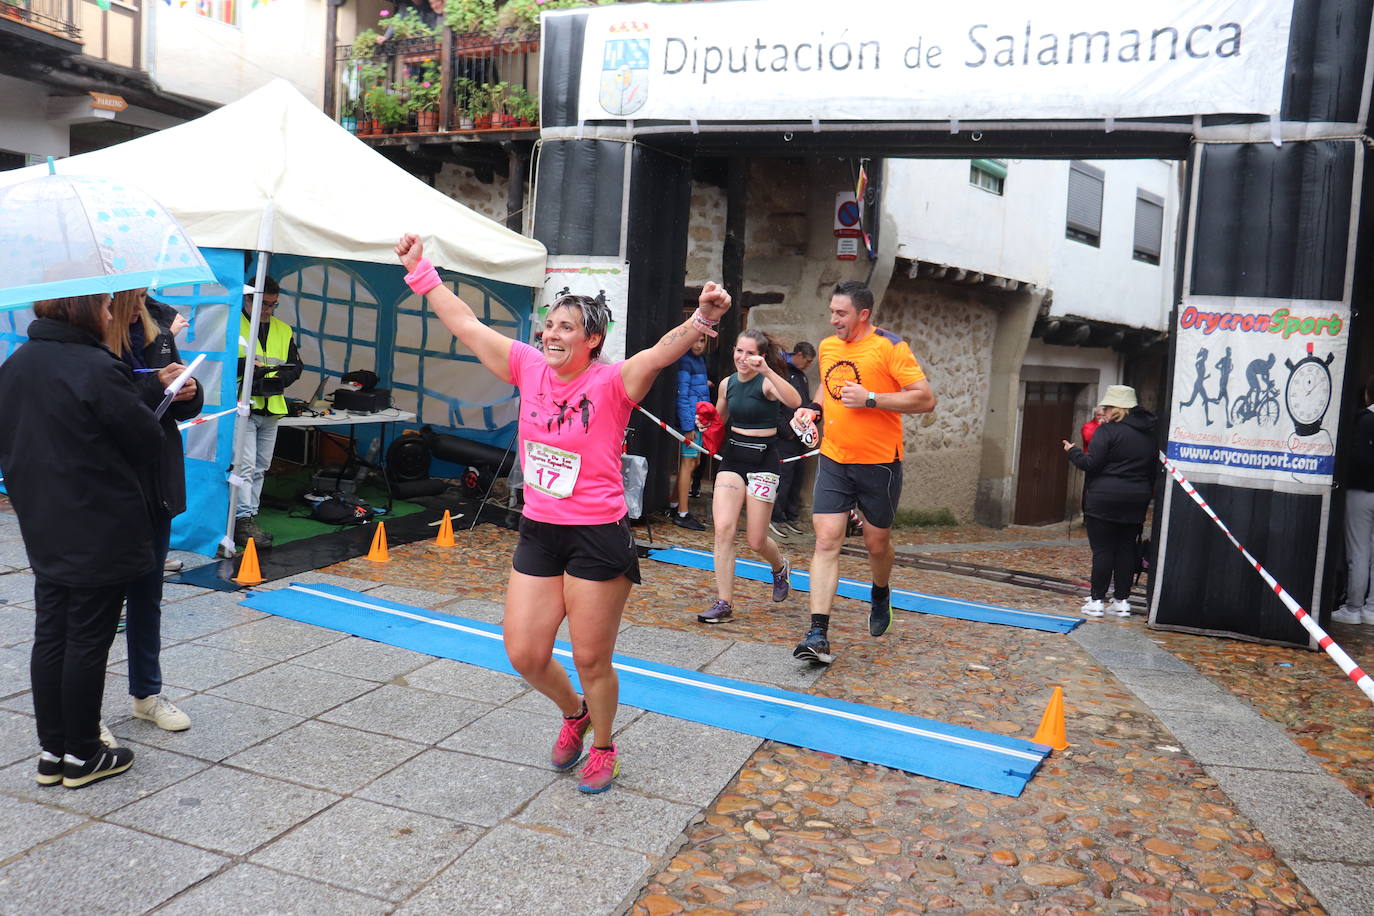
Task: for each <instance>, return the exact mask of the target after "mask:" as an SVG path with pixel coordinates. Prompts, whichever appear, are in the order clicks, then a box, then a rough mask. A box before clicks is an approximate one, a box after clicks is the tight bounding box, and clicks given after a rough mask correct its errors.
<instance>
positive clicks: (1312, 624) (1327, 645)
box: [1159, 452, 1374, 701]
mask: <svg viewBox="0 0 1374 916" xmlns="http://www.w3.org/2000/svg"><path fill="white" fill-rule="evenodd" d="M1159 460H1160V461H1162V462H1164V467H1165V469H1166V470H1167V471H1168V472H1169V475H1170V476H1171V477H1173V478H1174V480H1176V481H1178V485H1179V486H1180V487H1182V488H1183V492H1184V493H1187V494H1188V495H1189V496H1191V497H1192V498H1193V502H1195V503H1197V504H1198V506H1200V507H1201V508H1202V511H1203V512H1206V513H1207V517H1208V518H1210V519H1211V520H1212V521H1214V522H1216V523H1217V527H1218V528H1220V529H1221V533H1222V534H1224V535H1226V538H1227V540H1229V541H1230V542H1231V543H1232V544H1234V545H1235V546H1236V549H1237V550H1239V551H1240V552H1241V555H1242V556H1244V557H1245V562H1247V563H1249V564H1250V565H1251V566H1253V567H1254V568H1255V572H1257V573H1259V574H1260V578H1262V579H1264V581H1265V583H1266V584H1267V585H1268V586H1269V587H1270V588H1272V589H1273V590H1274V594H1276V595H1278V596H1279V600H1280V601H1282V602H1283V605H1284V607H1286V608H1288V610H1289V611H1291V612H1292V614H1293V616H1294V617H1296V618H1297V619H1298V623H1300V624H1302V626H1303V629H1305V630H1307V632H1309V633H1311V634H1312V636H1314V637H1315V638H1316V640H1317V645H1319V646H1321V647H1322V648H1323V649H1324V650H1326V654H1327V655H1329V656H1331V658H1332V660H1334V661H1335V662H1336V664H1338V665H1340V666H1341V670H1342V671H1344V672H1345V673H1346V674H1347V675H1348V676H1349V677H1350V679H1351V680H1352V681H1354V682H1355V686H1356V687H1359V688H1360V690H1362V691H1364V695H1365V696H1367V697H1369V699H1370V700H1371V701H1374V679H1371V678H1370V677H1369V675H1368V674H1366V673H1365V672H1364V670H1363V669H1362V668H1360V666H1359V665H1357V664H1355V660H1354V659H1352V658H1351V657H1350V656H1349V655H1346V654H1345V650H1344V649H1342V648H1341V647H1340V646H1338V645H1336V641H1335V640H1334V639H1332V638H1331V637H1330V636H1329V635H1327V632H1326V631H1325V630H1323V629H1322V628H1321V627H1320V626H1318V625H1317V622H1316V621H1315V620H1313V619H1312V615H1311V614H1309V613H1307V611H1305V610H1304V609H1303V607H1302V605H1300V604H1298V602H1297V601H1295V600H1293V596H1292V595H1290V594H1288V592H1287V591H1286V590H1285V589H1284V587H1283V586H1282V585H1279V583H1278V582H1277V581H1276V580H1275V579H1274V577H1273V576H1271V575H1270V574H1269V570H1267V569H1265V568H1264V567H1263V566H1261V565H1260V561H1259V560H1256V559H1255V558H1254V557H1253V556H1252V555H1251V554H1250V551H1248V550H1246V549H1245V548H1244V547H1243V546H1242V545H1241V543H1240V541H1238V540H1236V536H1235V535H1234V534H1232V533H1231V529H1230V528H1227V527H1226V523H1225V522H1223V521H1222V520H1221V519H1220V518H1218V517H1217V514H1216V512H1214V511H1212V507H1211V506H1209V505H1207V500H1205V499H1203V498H1202V494H1201V493H1199V492H1198V491H1197V490H1196V489H1195V488H1194V487H1193V485H1192V484H1191V483H1189V482H1188V478H1186V477H1184V476H1183V474H1181V473H1180V472H1179V470H1178V468H1176V467H1174V465H1173V463H1172V462H1170V461H1169V459H1168V458H1166V457H1165V456H1164V453H1163V452H1161V453H1160V455H1159Z"/></svg>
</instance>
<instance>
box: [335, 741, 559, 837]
mask: <svg viewBox="0 0 1374 916" xmlns="http://www.w3.org/2000/svg"><path fill="white" fill-rule="evenodd" d="M557 776H558V774H557V773H555V772H554V771H553V770H552V769H538V768H535V767H528V766H520V765H518V764H513V763H503V762H501V761H498V760H490V759H487V758H483V757H474V756H472V755H470V754H461V753H458V752H456V751H445V750H428V751H425V752H424V753H422V754H421V755H420V756H419V757H416V758H413V759H411V760H409V761H407V762H406V763H404V764H402V765H401V766H399V767H397V768H396V769H394V770H392V771H391V772H390V773H388V774H387V775H385V776H383V777H382V778H381V779H378V780H377V781H376V782H374V783H372V784H371V785H370V786H368V787H367V788H365V789H363V790H362V791H361V792H359V793H357V794H358V796H359V797H361V798H366V799H369V800H371V801H375V802H378V803H379V804H383V805H393V806H395V807H398V808H406V809H408V810H411V811H419V812H421V813H422V814H432V815H435V816H436V817H448V818H453V819H454V820H460V821H463V822H464V823H467V824H477V825H480V826H483V827H491V826H494V825H495V824H496V823H497V822H498V821H500V820H501V819H502V818H505V817H507V816H509V815H510V814H511V813H512V812H514V811H515V810H517V809H518V808H520V807H521V806H522V805H524V803H525V800H526V799H528V798H529V797H530V796H532V795H534V794H535V793H536V792H538V791H539V790H540V789H542V788H544V786H546V785H548V784H549V783H550V782H552V781H553V780H554V779H555V778H556V777H557ZM568 788H569V790H570V791H571V790H572V786H569V787H568Z"/></svg>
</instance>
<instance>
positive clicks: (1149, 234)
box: [1133, 188, 1164, 264]
mask: <svg viewBox="0 0 1374 916" xmlns="http://www.w3.org/2000/svg"><path fill="white" fill-rule="evenodd" d="M1163 242H1164V198H1162V197H1160V196H1159V195H1158V194H1151V193H1150V192H1149V191H1146V190H1144V189H1142V188H1137V189H1136V192H1135V247H1134V253H1133V257H1134V258H1135V259H1136V260H1137V261H1144V262H1145V263H1146V264H1158V263H1159V253H1160V250H1161V248H1162V247H1163Z"/></svg>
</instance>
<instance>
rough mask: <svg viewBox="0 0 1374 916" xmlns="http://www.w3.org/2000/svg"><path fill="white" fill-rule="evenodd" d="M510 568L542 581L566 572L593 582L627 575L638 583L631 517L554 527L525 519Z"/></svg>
mask: <svg viewBox="0 0 1374 916" xmlns="http://www.w3.org/2000/svg"><path fill="white" fill-rule="evenodd" d="M511 565H512V566H514V567H515V571H516V572H520V573H524V574H525V575H527V576H538V577H539V578H541V579H547V578H551V577H553V576H561V575H563V574H564V573H567V574H568V575H570V576H572V577H573V578H576V579H587V580H590V581H592V582H609V581H610V580H611V579H614V578H616V577H617V576H625V577H626V578H628V579H629V580H630V581H631V582H633V583H634V584H635V585H638V584H639V554H638V553H637V552H636V551H635V536H634V534H633V533H632V532H631V531H630V519H629V516H625V517H623V518H621V519H620V521H618V522H607V523H606V524H604V525H554V524H551V523H549V522H537V521H535V520H534V519H532V518H522V519H521V520H520V542H519V543H518V544H516V545H515V555H514V556H512V557H511Z"/></svg>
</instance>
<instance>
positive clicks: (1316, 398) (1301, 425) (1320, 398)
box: [1283, 343, 1336, 436]
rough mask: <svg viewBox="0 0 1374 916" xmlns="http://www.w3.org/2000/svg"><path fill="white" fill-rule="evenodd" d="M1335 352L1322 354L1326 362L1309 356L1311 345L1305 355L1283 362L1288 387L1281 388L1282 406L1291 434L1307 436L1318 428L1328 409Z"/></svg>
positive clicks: (1311, 354) (1310, 354)
mask: <svg viewBox="0 0 1374 916" xmlns="http://www.w3.org/2000/svg"><path fill="white" fill-rule="evenodd" d="M1335 358H1336V354H1335V353H1328V354H1326V359H1321V358H1320V357H1317V356H1315V355H1313V353H1312V344H1311V343H1308V345H1307V355H1306V356H1304V357H1303V358H1302V359H1300V360H1298V361H1297V362H1296V363H1295V362H1293V361H1292V360H1291V359H1285V360H1284V361H1283V364H1284V365H1285V366H1287V367H1288V384H1287V385H1285V386H1284V389H1283V404H1284V407H1286V408H1288V416H1290V417H1292V418H1293V431H1294V432H1295V433H1297V434H1298V435H1299V436H1310V435H1312V434H1313V433H1315V432H1316V431H1317V430H1319V429H1321V428H1322V418H1323V417H1325V416H1326V409H1327V408H1328V407H1330V406H1331V369H1330V366H1331V362H1332V360H1334V359H1335Z"/></svg>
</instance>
